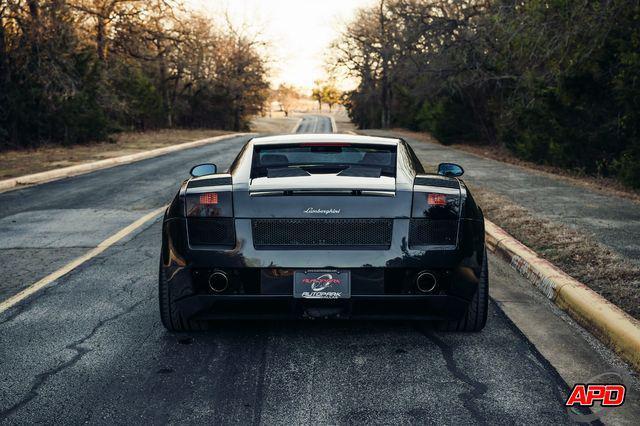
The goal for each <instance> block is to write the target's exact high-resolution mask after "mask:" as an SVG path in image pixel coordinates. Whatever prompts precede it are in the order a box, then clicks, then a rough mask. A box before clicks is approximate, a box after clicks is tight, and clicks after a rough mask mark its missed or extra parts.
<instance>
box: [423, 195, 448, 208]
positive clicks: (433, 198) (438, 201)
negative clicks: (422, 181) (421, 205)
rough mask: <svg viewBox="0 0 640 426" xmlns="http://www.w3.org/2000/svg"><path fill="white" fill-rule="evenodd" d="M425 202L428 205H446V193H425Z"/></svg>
mask: <svg viewBox="0 0 640 426" xmlns="http://www.w3.org/2000/svg"><path fill="white" fill-rule="evenodd" d="M427 204H429V205H430V206H446V205H447V196H446V194H435V193H430V194H427Z"/></svg>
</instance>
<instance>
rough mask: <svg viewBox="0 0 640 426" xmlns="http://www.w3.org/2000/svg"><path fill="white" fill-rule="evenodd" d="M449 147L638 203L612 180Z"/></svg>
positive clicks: (637, 194)
mask: <svg viewBox="0 0 640 426" xmlns="http://www.w3.org/2000/svg"><path fill="white" fill-rule="evenodd" d="M393 133H397V134H399V135H401V136H406V137H409V138H412V139H417V140H419V141H424V142H431V143H435V144H438V145H441V144H440V142H439V141H438V140H437V139H436V138H434V137H433V136H431V135H430V134H428V133H423V132H413V131H410V130H406V129H393ZM449 146H451V147H452V148H455V149H460V150H462V151H465V152H469V153H471V154H474V155H477V156H479V157H484V158H488V159H491V160H497V161H502V162H503V163H509V164H514V165H516V166H520V167H524V168H527V169H529V170H534V171H537V172H541V173H547V174H551V175H553V176H554V177H555V178H560V179H563V180H566V181H569V182H571V183H572V184H573V185H579V186H582V187H585V188H588V189H591V190H596V191H600V192H606V194H607V195H615V196H618V197H624V198H627V199H630V200H633V201H637V202H640V191H639V190H634V189H632V188H629V187H627V186H624V185H623V184H622V183H620V182H618V181H617V180H615V179H612V178H605V177H597V176H590V175H585V174H581V173H580V172H579V171H577V170H566V169H562V168H560V167H554V166H546V165H542V164H536V163H532V162H530V161H525V160H522V159H520V158H518V157H516V156H514V155H513V154H512V153H511V152H510V151H509V150H507V149H506V148H504V147H494V146H481V145H473V144H464V143H461V144H455V145H449Z"/></svg>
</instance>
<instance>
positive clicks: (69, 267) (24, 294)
mask: <svg viewBox="0 0 640 426" xmlns="http://www.w3.org/2000/svg"><path fill="white" fill-rule="evenodd" d="M166 208H167V206H162V207H160V208H157V209H155V210H153V211H152V212H149V213H147V214H146V215H144V216H142V217H141V218H140V219H138V220H136V221H135V222H133V223H132V224H131V225H128V226H127V227H125V228H122V229H121V230H120V231H118V232H117V233H115V234H113V235H112V236H110V237H109V238H107V239H106V240H104V241H102V242H101V243H100V244H98V245H97V246H96V248H94V249H91V250H89V251H88V252H87V253H85V254H84V255H82V256H80V257H78V258H77V259H74V260H72V261H71V262H69V263H67V264H66V265H64V266H63V267H62V268H60V269H58V270H57V271H55V272H52V273H51V274H49V275H47V276H46V277H44V278H42V279H41V280H39V281H37V282H35V283H33V284H31V285H30V286H29V287H27V288H25V289H24V290H22V291H21V292H19V293H18V294H15V295H13V296H11V297H10V298H8V299H7V300H5V301H4V302H2V303H0V314H1V313H3V312H4V311H6V310H7V309H10V308H12V307H14V306H15V305H16V304H18V303H20V302H22V301H23V300H25V299H26V298H28V297H30V296H32V295H33V294H35V293H37V292H38V291H40V290H42V289H43V288H44V287H46V286H48V285H49V284H51V283H53V282H54V281H55V280H57V279H59V278H62V277H63V276H65V275H66V274H68V273H69V272H71V271H73V270H74V269H76V268H77V267H78V266H80V265H82V264H83V263H85V262H87V261H88V260H91V259H93V258H94V257H96V256H98V255H99V254H100V253H102V252H103V251H105V250H106V249H108V248H109V247H111V246H112V245H114V244H116V243H117V242H118V241H120V240H122V239H123V238H125V237H126V236H128V235H130V234H131V233H133V232H134V231H135V230H136V229H138V228H140V227H142V226H143V225H144V224H145V223H147V222H148V221H150V220H151V219H154V218H155V217H157V216H158V215H159V214H161V213H162V212H163V211H164V210H165V209H166Z"/></svg>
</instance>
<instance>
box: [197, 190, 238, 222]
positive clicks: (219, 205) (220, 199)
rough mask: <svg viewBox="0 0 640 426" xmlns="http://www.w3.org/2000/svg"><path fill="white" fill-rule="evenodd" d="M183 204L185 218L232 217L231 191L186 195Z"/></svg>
mask: <svg viewBox="0 0 640 426" xmlns="http://www.w3.org/2000/svg"><path fill="white" fill-rule="evenodd" d="M185 202H186V209H185V213H186V215H187V217H233V198H232V194H231V191H228V192H227V191H222V192H203V193H199V194H198V193H196V194H189V193H187V195H186V198H185Z"/></svg>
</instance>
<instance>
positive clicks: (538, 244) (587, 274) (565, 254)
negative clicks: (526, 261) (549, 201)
mask: <svg viewBox="0 0 640 426" xmlns="http://www.w3.org/2000/svg"><path fill="white" fill-rule="evenodd" d="M470 187H471V191H472V192H473V194H474V197H475V198H476V201H477V202H478V204H479V205H480V206H482V209H483V212H484V214H485V217H486V218H487V219H489V220H491V221H492V222H494V223H495V224H496V225H498V226H500V227H501V228H503V229H504V230H505V231H507V232H508V233H509V234H511V235H512V236H513V237H514V238H515V239H517V240H518V241H520V242H521V243H523V244H524V245H526V246H527V247H529V248H530V249H532V250H533V251H535V252H536V253H538V255H540V256H541V257H543V258H544V259H546V260H548V261H550V262H551V263H553V264H555V265H556V266H558V267H559V268H560V269H562V270H563V271H564V272H566V273H567V274H569V275H570V276H572V277H573V278H575V279H577V280H578V281H580V282H582V283H584V284H586V285H587V286H589V287H590V288H591V289H592V290H594V291H596V292H597V293H598V294H600V295H601V296H603V297H604V298H606V299H607V300H609V301H610V302H612V303H614V304H616V305H617V306H618V307H620V308H621V309H622V310H624V311H626V312H627V313H628V314H629V315H631V316H633V317H635V318H637V319H640V267H638V266H636V265H634V264H632V263H630V262H629V261H627V260H625V259H624V258H623V257H621V256H620V255H618V254H617V253H616V252H614V251H613V250H611V249H609V248H608V247H606V246H604V245H603V244H600V243H599V242H597V241H596V240H595V239H594V238H593V237H591V236H590V235H589V234H587V233H584V232H580V231H578V230H575V229H571V228H569V227H567V226H565V225H562V224H559V223H556V222H553V221H551V220H548V219H543V218H540V217H536V215H535V213H533V212H531V211H529V210H528V209H526V208H524V207H522V206H520V205H518V204H516V203H514V202H512V201H511V200H510V199H509V198H507V197H504V196H501V195H498V194H495V193H493V192H491V191H488V190H486V189H484V188H481V187H477V186H473V185H470Z"/></svg>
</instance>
